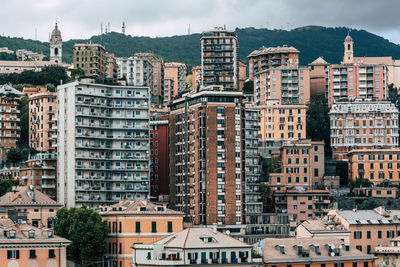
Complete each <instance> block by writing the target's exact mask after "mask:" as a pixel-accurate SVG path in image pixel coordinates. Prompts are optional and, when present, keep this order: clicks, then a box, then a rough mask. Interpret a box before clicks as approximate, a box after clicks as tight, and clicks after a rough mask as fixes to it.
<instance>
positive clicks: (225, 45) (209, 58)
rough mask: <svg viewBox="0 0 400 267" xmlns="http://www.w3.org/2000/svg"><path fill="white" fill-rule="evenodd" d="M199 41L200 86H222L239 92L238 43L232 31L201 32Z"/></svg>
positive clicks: (223, 29) (220, 29) (224, 29)
mask: <svg viewBox="0 0 400 267" xmlns="http://www.w3.org/2000/svg"><path fill="white" fill-rule="evenodd" d="M200 40H201V69H202V75H201V84H202V85H203V86H210V85H222V86H223V87H224V90H227V91H238V90H239V42H238V39H237V37H236V34H235V32H234V31H229V30H226V28H225V27H216V28H214V29H213V30H211V31H206V32H203V34H202V37H201V38H200Z"/></svg>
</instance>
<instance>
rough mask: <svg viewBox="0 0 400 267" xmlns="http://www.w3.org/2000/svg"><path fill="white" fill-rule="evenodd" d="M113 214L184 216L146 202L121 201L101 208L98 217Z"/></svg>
mask: <svg viewBox="0 0 400 267" xmlns="http://www.w3.org/2000/svg"><path fill="white" fill-rule="evenodd" d="M115 214H138V215H146V214H159V215H171V214H173V215H182V216H183V215H184V214H183V213H182V212H179V211H175V210H171V209H168V208H166V207H165V205H162V204H156V203H153V202H150V201H147V200H122V201H120V202H119V203H117V204H114V205H110V206H103V207H101V209H100V215H102V216H106V215H115Z"/></svg>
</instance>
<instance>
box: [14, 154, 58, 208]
mask: <svg viewBox="0 0 400 267" xmlns="http://www.w3.org/2000/svg"><path fill="white" fill-rule="evenodd" d="M56 168H57V154H56V153H37V154H35V155H33V156H29V159H28V160H27V161H26V162H24V163H23V164H22V165H21V166H20V174H21V175H20V181H21V183H22V184H23V185H32V186H34V187H35V188H36V189H38V190H39V191H41V192H42V193H43V194H45V195H47V196H48V197H50V198H51V199H54V200H56V199H57V179H56V174H57V170H56Z"/></svg>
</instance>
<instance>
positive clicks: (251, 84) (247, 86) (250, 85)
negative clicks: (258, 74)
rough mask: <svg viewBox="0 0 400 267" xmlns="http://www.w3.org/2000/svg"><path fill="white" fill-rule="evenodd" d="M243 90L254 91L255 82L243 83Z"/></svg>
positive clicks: (246, 91)
mask: <svg viewBox="0 0 400 267" xmlns="http://www.w3.org/2000/svg"><path fill="white" fill-rule="evenodd" d="M243 92H245V93H254V82H253V81H247V82H245V83H244V85H243Z"/></svg>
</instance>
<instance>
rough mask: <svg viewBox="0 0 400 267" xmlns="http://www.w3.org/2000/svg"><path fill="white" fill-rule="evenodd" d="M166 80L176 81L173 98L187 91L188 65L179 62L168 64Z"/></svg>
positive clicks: (166, 64) (165, 69)
mask: <svg viewBox="0 0 400 267" xmlns="http://www.w3.org/2000/svg"><path fill="white" fill-rule="evenodd" d="M164 79H171V80H173V81H174V86H173V89H174V91H173V94H172V96H173V97H176V96H178V94H180V93H182V92H183V91H185V90H186V65H185V64H184V63H178V62H166V63H165V64H164Z"/></svg>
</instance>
